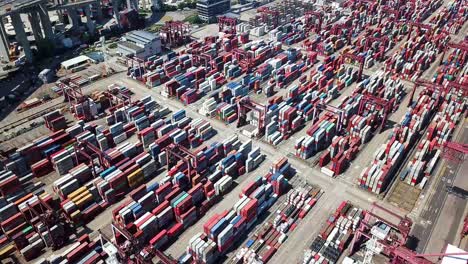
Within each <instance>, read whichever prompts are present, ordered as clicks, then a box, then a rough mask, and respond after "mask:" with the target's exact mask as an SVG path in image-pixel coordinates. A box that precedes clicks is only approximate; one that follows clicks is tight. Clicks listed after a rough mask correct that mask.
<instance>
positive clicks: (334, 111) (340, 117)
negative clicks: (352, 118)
mask: <svg viewBox="0 0 468 264" xmlns="http://www.w3.org/2000/svg"><path fill="white" fill-rule="evenodd" d="M317 110H321V111H325V112H327V113H328V114H330V115H334V116H336V117H337V124H336V127H337V131H339V132H341V129H342V128H343V126H344V125H346V119H345V116H344V114H345V113H344V111H343V110H342V109H340V108H337V107H334V106H332V105H329V104H322V103H320V102H319V103H317V104H315V107H314V112H313V114H312V120H313V122H315V120H316V118H317V117H318V113H317Z"/></svg>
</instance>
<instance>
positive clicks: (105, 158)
mask: <svg viewBox="0 0 468 264" xmlns="http://www.w3.org/2000/svg"><path fill="white" fill-rule="evenodd" d="M73 148H74V150H75V159H76V163H77V164H79V161H78V155H77V154H82V155H83V156H84V157H85V158H86V159H88V160H90V163H91V166H92V172H93V176H96V171H95V168H94V159H95V158H96V157H97V158H98V161H99V165H100V166H101V167H102V168H104V169H107V168H109V167H111V163H112V158H111V157H110V156H109V155H107V153H106V152H105V151H102V150H100V149H99V148H98V147H96V146H94V145H93V144H91V143H90V142H88V141H86V140H79V141H78V142H76V144H75V145H74V147H73ZM90 153H91V154H90Z"/></svg>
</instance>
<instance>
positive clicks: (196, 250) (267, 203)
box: [187, 159, 291, 263]
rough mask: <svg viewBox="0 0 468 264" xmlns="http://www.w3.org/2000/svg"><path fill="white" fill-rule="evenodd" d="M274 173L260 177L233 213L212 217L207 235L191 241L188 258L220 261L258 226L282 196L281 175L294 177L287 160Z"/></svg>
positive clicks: (281, 162)
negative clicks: (240, 238) (240, 239)
mask: <svg viewBox="0 0 468 264" xmlns="http://www.w3.org/2000/svg"><path fill="white" fill-rule="evenodd" d="M270 170H271V172H270V173H268V174H267V175H265V176H264V177H259V178H257V179H256V180H255V181H253V182H251V183H250V184H249V185H248V186H246V187H245V188H244V189H243V190H242V192H241V194H240V195H239V196H240V200H239V201H238V202H236V203H235V204H234V206H233V208H232V209H231V210H226V211H224V212H222V213H221V214H215V215H214V216H212V217H211V218H210V219H209V220H208V221H207V222H206V223H205V225H204V226H203V231H204V233H199V234H197V235H195V236H194V237H193V238H192V239H190V241H189V245H188V248H187V254H188V255H190V256H191V257H192V258H193V259H194V260H195V261H203V262H204V263H214V262H215V261H216V260H217V258H218V257H219V256H220V255H222V254H225V253H226V252H227V251H228V250H229V249H230V248H231V246H232V245H233V244H234V243H235V242H236V241H237V240H238V239H239V237H241V236H242V235H243V234H245V232H247V231H248V230H250V229H251V228H252V227H253V225H254V224H255V223H256V221H257V218H258V216H260V215H261V214H263V213H264V212H265V211H266V210H267V209H268V208H270V207H271V205H273V204H274V203H275V202H276V200H277V199H278V196H280V195H281V194H282V193H283V191H284V190H283V188H281V189H278V188H275V187H278V186H280V185H281V186H282V185H283V184H278V183H274V182H275V181H276V182H279V181H281V182H286V184H287V181H286V180H285V179H284V177H283V178H282V179H283V180H278V177H277V176H276V177H275V175H278V174H280V173H282V172H283V173H284V174H285V175H288V176H291V175H290V174H291V170H290V166H289V163H288V162H287V159H280V160H279V161H277V162H276V163H275V164H273V166H272V167H271V169H270Z"/></svg>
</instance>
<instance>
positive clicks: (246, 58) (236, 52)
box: [232, 48, 253, 73]
mask: <svg viewBox="0 0 468 264" xmlns="http://www.w3.org/2000/svg"><path fill="white" fill-rule="evenodd" d="M232 55H233V57H234V58H235V59H236V60H237V62H238V63H239V66H240V67H241V69H242V72H244V73H245V72H249V71H250V70H251V69H252V67H253V62H252V58H251V57H250V55H249V53H248V52H247V51H245V50H242V49H238V48H235V49H233V50H232Z"/></svg>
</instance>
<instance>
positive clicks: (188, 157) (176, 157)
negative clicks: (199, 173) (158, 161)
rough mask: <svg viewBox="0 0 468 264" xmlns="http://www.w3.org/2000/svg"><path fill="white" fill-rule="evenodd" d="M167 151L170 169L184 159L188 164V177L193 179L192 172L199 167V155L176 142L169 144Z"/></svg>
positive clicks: (167, 161)
mask: <svg viewBox="0 0 468 264" xmlns="http://www.w3.org/2000/svg"><path fill="white" fill-rule="evenodd" d="M165 151H166V163H167V167H168V170H169V169H171V168H172V167H173V166H175V165H176V164H177V162H178V161H180V160H182V161H183V162H185V164H187V171H188V178H189V179H191V178H192V172H195V171H196V170H197V169H196V168H198V167H199V166H198V163H199V160H198V157H197V156H196V155H195V154H193V153H192V152H191V151H190V150H188V149H187V148H185V147H184V146H182V145H180V144H175V143H172V144H170V145H169V146H167V147H166V148H165Z"/></svg>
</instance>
